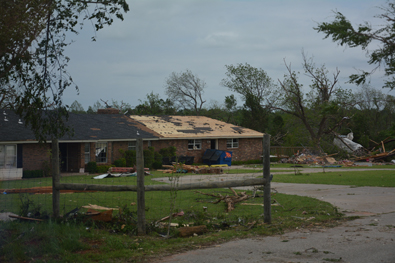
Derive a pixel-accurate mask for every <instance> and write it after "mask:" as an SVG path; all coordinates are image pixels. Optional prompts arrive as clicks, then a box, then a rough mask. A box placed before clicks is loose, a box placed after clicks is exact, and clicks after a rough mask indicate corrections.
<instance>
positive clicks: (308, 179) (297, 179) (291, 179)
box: [273, 169, 395, 187]
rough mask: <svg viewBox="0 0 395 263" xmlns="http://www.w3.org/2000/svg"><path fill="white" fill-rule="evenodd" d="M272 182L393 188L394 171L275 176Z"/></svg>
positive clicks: (350, 171) (332, 172)
mask: <svg viewBox="0 0 395 263" xmlns="http://www.w3.org/2000/svg"><path fill="white" fill-rule="evenodd" d="M273 182H281V183H300V184H334V185H353V186H381V187H395V171H385V170H382V171H353V169H350V170H349V171H346V172H344V171H331V172H325V173H323V172H321V173H306V172H304V173H296V174H295V173H290V174H276V175H274V177H273Z"/></svg>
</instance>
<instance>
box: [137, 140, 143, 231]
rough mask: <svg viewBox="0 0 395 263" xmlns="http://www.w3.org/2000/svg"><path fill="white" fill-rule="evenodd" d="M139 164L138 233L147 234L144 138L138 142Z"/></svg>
mask: <svg viewBox="0 0 395 263" xmlns="http://www.w3.org/2000/svg"><path fill="white" fill-rule="evenodd" d="M136 166H137V234H138V235H139V236H142V235H145V190H144V152H143V139H141V138H139V139H137V143H136Z"/></svg>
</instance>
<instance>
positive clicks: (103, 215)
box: [85, 209, 113, 222]
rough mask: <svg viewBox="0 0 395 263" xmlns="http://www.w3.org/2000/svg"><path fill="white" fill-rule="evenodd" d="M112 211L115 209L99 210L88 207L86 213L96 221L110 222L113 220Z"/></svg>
mask: <svg viewBox="0 0 395 263" xmlns="http://www.w3.org/2000/svg"><path fill="white" fill-rule="evenodd" d="M112 211H113V210H107V211H104V212H99V211H97V210H94V209H88V211H87V212H86V213H85V215H86V216H88V217H89V218H90V219H92V220H94V221H102V222H110V221H112Z"/></svg>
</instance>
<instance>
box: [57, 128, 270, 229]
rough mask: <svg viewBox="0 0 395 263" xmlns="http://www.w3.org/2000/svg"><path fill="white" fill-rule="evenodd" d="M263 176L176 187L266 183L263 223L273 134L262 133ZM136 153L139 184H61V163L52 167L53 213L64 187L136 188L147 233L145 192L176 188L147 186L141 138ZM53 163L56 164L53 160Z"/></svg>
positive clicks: (267, 207)
mask: <svg viewBox="0 0 395 263" xmlns="http://www.w3.org/2000/svg"><path fill="white" fill-rule="evenodd" d="M262 143H263V178H251V179H243V180H229V181H220V182H199V183H187V184H179V185H177V186H176V188H177V190H191V189H210V188H227V187H240V186H255V185H263V186H264V187H263V190H264V194H263V195H264V198H263V210H264V222H265V223H271V199H270V179H269V178H270V135H264V136H263V141H262ZM52 152H53V154H52V156H55V157H54V158H56V156H59V154H58V153H59V147H58V143H57V141H55V142H54V143H53V144H52ZM136 154H137V160H136V161H137V165H136V166H137V185H100V184H75V183H60V172H59V166H57V165H54V166H53V168H52V169H53V177H52V189H53V195H52V206H53V216H54V217H59V213H60V191H61V190H76V191H111V192H116V191H133V192H137V230H138V234H139V235H144V234H145V233H146V229H145V221H146V220H145V211H146V205H145V192H147V191H173V190H174V188H175V186H174V185H173V186H172V185H144V158H143V140H142V139H138V140H137V145H136ZM53 163H57V161H56V160H53Z"/></svg>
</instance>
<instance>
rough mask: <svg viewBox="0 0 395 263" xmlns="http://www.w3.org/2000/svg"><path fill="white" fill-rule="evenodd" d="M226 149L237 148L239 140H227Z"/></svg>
mask: <svg viewBox="0 0 395 263" xmlns="http://www.w3.org/2000/svg"><path fill="white" fill-rule="evenodd" d="M226 148H239V139H227V140H226Z"/></svg>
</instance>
